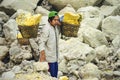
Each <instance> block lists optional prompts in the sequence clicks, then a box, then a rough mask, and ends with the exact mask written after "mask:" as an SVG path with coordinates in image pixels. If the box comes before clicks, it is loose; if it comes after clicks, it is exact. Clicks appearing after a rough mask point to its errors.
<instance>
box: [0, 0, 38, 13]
mask: <svg viewBox="0 0 120 80" xmlns="http://www.w3.org/2000/svg"><path fill="white" fill-rule="evenodd" d="M38 1H39V0H31V1H28V0H10V1H8V0H3V1H2V3H1V4H0V6H1V7H4V8H7V9H14V10H17V9H23V10H27V11H31V12H32V11H33V9H35V8H36V6H37V3H38Z"/></svg>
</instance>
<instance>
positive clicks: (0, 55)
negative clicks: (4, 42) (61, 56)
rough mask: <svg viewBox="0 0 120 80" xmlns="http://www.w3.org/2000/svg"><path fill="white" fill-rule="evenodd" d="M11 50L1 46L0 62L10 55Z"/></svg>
mask: <svg viewBox="0 0 120 80" xmlns="http://www.w3.org/2000/svg"><path fill="white" fill-rule="evenodd" d="M8 50H9V48H8V47H7V46H0V60H2V59H4V58H5V56H6V55H7V54H8V52H9V51H8Z"/></svg>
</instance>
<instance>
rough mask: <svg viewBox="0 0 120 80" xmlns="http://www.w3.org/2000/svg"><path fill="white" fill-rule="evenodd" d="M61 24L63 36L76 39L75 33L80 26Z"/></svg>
mask: <svg viewBox="0 0 120 80" xmlns="http://www.w3.org/2000/svg"><path fill="white" fill-rule="evenodd" d="M62 24H63V27H62V31H63V35H64V36H66V37H77V33H78V30H79V26H80V25H73V24H68V23H64V22H63V23H62Z"/></svg>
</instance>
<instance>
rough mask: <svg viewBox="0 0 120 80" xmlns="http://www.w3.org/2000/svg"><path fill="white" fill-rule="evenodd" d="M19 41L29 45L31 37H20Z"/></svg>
mask: <svg viewBox="0 0 120 80" xmlns="http://www.w3.org/2000/svg"><path fill="white" fill-rule="evenodd" d="M18 43H19V44H21V45H29V44H30V43H29V39H27V38H18Z"/></svg>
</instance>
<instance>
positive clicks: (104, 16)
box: [0, 0, 120, 80]
mask: <svg viewBox="0 0 120 80" xmlns="http://www.w3.org/2000/svg"><path fill="white" fill-rule="evenodd" d="M39 1H40V2H41V4H39V6H37V5H38V4H37V3H38V0H31V1H29V0H22V1H18V0H11V1H9V2H8V1H7V0H0V80H38V79H39V80H59V79H56V78H53V77H51V76H50V73H49V72H48V69H49V66H48V62H39V57H40V55H39V46H38V44H39V39H40V33H41V29H42V27H44V25H45V24H46V23H47V20H48V14H49V10H48V6H47V5H50V4H49V3H48V1H49V2H50V3H51V4H53V5H51V6H53V7H54V8H52V10H53V9H55V8H57V10H59V11H58V13H59V14H58V15H59V16H60V17H61V16H62V15H64V13H66V12H72V13H78V14H81V15H82V21H81V22H80V26H79V30H78V37H65V36H64V37H63V38H62V39H60V40H59V53H60V54H59V60H58V63H59V73H58V78H60V80H61V79H62V80H64V79H65V80H68V79H69V80H120V68H119V67H120V32H119V30H120V8H119V7H120V5H119V3H120V2H119V0H89V1H85V0H39ZM101 1H102V2H101ZM99 3H100V5H101V6H100V5H99V7H97V6H93V5H98V4H99ZM103 4H104V5H103ZM105 4H107V5H105ZM21 5H22V6H21ZM43 5H45V6H46V8H47V9H45V8H43V7H42V6H43ZM49 9H50V7H49ZM8 12H9V13H11V15H10V14H9V13H8ZM29 12H32V14H36V13H40V14H42V18H41V21H40V25H39V29H38V36H37V38H30V39H29V40H28V41H29V43H30V44H27V45H21V44H20V43H19V41H18V39H17V37H16V35H17V32H18V30H19V28H18V24H17V23H16V21H15V19H16V17H17V16H18V15H19V14H21V13H29Z"/></svg>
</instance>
